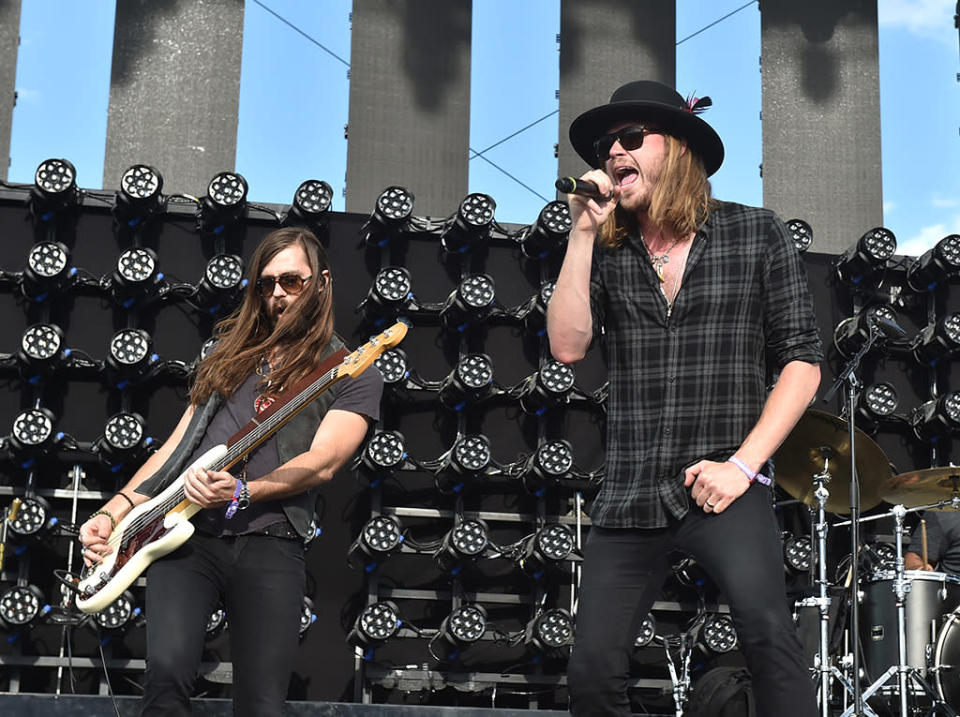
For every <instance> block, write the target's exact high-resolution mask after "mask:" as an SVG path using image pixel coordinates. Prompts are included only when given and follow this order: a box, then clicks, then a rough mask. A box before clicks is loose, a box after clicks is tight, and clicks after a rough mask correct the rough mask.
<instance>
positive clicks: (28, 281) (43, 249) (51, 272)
mask: <svg viewBox="0 0 960 717" xmlns="http://www.w3.org/2000/svg"><path fill="white" fill-rule="evenodd" d="M77 273H78V272H77V268H76V267H75V266H71V265H70V250H69V249H67V247H66V245H65V244H63V243H61V242H58V241H42V242H38V243H37V244H35V245H34V246H33V248H31V249H30V252H29V253H28V254H27V266H26V268H25V269H24V270H23V274H22V275H21V281H22V291H23V294H24V296H26V297H27V298H28V299H30V300H32V301H37V302H40V301H44V300H45V299H46V298H47V297H48V296H49V295H50V294H57V293H61V292H63V291H65V290H66V289H68V288H69V287H70V286H72V285H73V283H74V282H75V281H76V278H77Z"/></svg>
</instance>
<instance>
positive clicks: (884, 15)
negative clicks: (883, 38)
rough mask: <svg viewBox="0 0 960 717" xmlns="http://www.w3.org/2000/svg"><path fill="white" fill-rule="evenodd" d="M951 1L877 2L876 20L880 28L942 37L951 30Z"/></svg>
mask: <svg viewBox="0 0 960 717" xmlns="http://www.w3.org/2000/svg"><path fill="white" fill-rule="evenodd" d="M954 7H955V4H954V3H953V1H952V0H879V2H878V3H877V18H878V20H879V23H880V25H881V26H884V27H902V28H904V29H905V30H907V31H908V32H911V33H913V34H915V35H920V36H922V37H931V36H933V35H940V36H942V32H941V31H943V30H945V29H946V28H950V29H951V30H952V29H953V11H954Z"/></svg>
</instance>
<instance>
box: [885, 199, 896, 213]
mask: <svg viewBox="0 0 960 717" xmlns="http://www.w3.org/2000/svg"><path fill="white" fill-rule="evenodd" d="M896 210H897V203H896V202H884V203H883V213H884V214H892V213H893V212H895V211H896Z"/></svg>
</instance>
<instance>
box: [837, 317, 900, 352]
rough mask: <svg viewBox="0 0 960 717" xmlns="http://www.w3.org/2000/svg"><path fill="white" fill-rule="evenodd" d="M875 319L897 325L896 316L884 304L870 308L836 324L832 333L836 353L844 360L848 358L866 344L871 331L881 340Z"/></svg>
mask: <svg viewBox="0 0 960 717" xmlns="http://www.w3.org/2000/svg"><path fill="white" fill-rule="evenodd" d="M876 317H881V318H884V319H887V320H888V321H890V322H892V323H894V324H896V323H898V321H897V314H896V312H895V311H894V310H893V309H892V308H891V307H889V306H887V305H886V304H876V305H874V306H870V307H868V308H866V309H864V310H862V311H860V312H859V313H858V314H856V315H855V316H851V317H849V318H847V319H844V320H843V321H841V322H840V323H839V324H837V327H836V328H835V329H834V331H833V345H834V346H835V347H836V348H837V351H839V352H840V354H841V355H842V356H844V357H845V358H850V357H851V356H853V355H854V354H856V353H857V352H858V351H859V350H860V349H861V348H863V346H864V344H866V343H867V341H868V340H869V338H870V333H871V330H872V331H874V332H875V337H876V338H881V337H882V336H883V332H882V331H881V330H880V329H879V327H877V325H876Z"/></svg>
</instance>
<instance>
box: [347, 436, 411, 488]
mask: <svg viewBox="0 0 960 717" xmlns="http://www.w3.org/2000/svg"><path fill="white" fill-rule="evenodd" d="M406 462H407V449H406V447H405V445H404V438H403V434H402V433H400V432H399V431H377V432H376V433H374V434H373V436H371V437H370V440H368V441H367V443H366V445H365V446H364V447H363V451H362V452H361V454H360V458H359V459H358V461H357V463H356V467H358V468H360V469H362V470H363V471H364V472H365V473H366V474H367V475H369V476H370V479H371V481H379V480H380V479H381V478H385V477H388V476H392V475H393V474H394V473H396V472H397V471H398V470H401V468H403V466H404V464H406Z"/></svg>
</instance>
